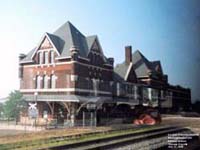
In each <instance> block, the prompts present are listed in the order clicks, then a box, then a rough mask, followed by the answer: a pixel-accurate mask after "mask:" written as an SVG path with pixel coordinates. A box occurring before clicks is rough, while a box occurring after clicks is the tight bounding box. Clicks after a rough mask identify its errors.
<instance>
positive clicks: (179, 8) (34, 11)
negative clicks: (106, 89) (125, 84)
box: [0, 0, 200, 99]
mask: <svg viewBox="0 0 200 150" xmlns="http://www.w3.org/2000/svg"><path fill="white" fill-rule="evenodd" d="M199 6H200V1H198V0H162V1H160V0H123V1H122V0H110V1H108V0H99V1H97V0H96V1H94V0H84V1H81V0H73V1H72V0H71V1H69V0H59V1H53V0H49V1H40V0H32V1H25V0H19V1H11V0H10V1H9V0H7V1H2V2H1V4H0V19H1V24H0V27H1V28H0V45H1V48H2V49H1V52H2V55H0V67H1V70H8V73H5V72H4V73H3V74H2V73H1V75H0V83H2V84H1V85H0V97H4V96H6V95H7V94H8V93H9V92H10V91H11V90H14V89H18V88H19V80H18V75H17V72H18V55H19V53H27V52H28V51H29V50H31V49H32V48H33V47H35V46H36V45H37V43H38V42H39V41H40V38H41V37H42V35H43V33H44V32H50V33H52V32H53V31H54V30H56V29H57V28H58V27H59V26H60V25H62V24H63V23H65V22H66V21H68V20H69V21H70V22H71V23H72V24H74V25H75V26H76V27H77V28H78V29H79V30H80V31H81V32H82V33H83V34H85V35H92V34H97V35H98V37H99V40H100V42H101V45H102V48H103V50H104V53H105V55H106V56H108V57H114V58H115V64H116V63H121V62H122V61H123V60H124V46H126V45H132V48H133V51H134V50H136V49H139V50H140V51H141V52H142V53H143V54H144V55H145V56H146V57H147V58H148V59H149V60H161V63H162V66H163V70H164V73H166V74H168V76H169V82H170V83H172V84H180V85H182V86H186V87H190V88H191V89H192V98H193V99H197V98H199V99H200V92H199V89H200V84H199V83H200V81H198V80H197V79H198V75H200V52H199V50H200V9H199ZM5 64H6V65H5ZM7 83H9V84H7Z"/></svg>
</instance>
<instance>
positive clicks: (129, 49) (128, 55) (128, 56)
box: [125, 46, 132, 65]
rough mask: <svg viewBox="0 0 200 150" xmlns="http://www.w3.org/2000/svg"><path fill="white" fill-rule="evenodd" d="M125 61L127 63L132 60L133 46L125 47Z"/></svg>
mask: <svg viewBox="0 0 200 150" xmlns="http://www.w3.org/2000/svg"><path fill="white" fill-rule="evenodd" d="M125 62H126V64H127V65H129V64H130V62H132V47H131V46H126V47H125Z"/></svg>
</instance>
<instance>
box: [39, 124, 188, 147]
mask: <svg viewBox="0 0 200 150" xmlns="http://www.w3.org/2000/svg"><path fill="white" fill-rule="evenodd" d="M173 133H191V131H190V130H189V129H187V128H180V127H160V128H157V129H152V130H149V131H144V132H138V133H127V134H124V135H116V136H112V137H105V138H97V139H91V140H85V141H82V142H76V143H72V144H66V145H61V146H54V147H48V148H45V149H40V150H46V149H48V150H93V149H97V150H106V149H109V150H112V149H113V150H114V149H118V148H119V147H120V148H122V149H123V147H124V148H126V149H130V148H132V149H159V148H161V149H162V148H166V147H167V140H168V139H167V136H168V134H173Z"/></svg>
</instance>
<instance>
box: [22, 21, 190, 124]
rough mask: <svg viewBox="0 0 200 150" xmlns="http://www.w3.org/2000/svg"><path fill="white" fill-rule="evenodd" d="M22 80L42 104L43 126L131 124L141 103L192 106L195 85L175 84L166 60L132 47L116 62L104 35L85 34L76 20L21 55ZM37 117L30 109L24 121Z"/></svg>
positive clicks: (32, 99) (29, 97)
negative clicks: (106, 47) (106, 48)
mask: <svg viewBox="0 0 200 150" xmlns="http://www.w3.org/2000/svg"><path fill="white" fill-rule="evenodd" d="M19 78H20V92H21V93H22V94H23V98H24V99H25V100H26V101H27V103H29V104H30V105H31V104H36V107H37V110H38V114H37V118H36V122H37V124H38V125H44V124H46V122H48V123H51V122H54V121H56V122H57V123H59V124H64V125H70V126H74V125H97V124H105V123H109V122H112V121H113V122H114V121H116V120H118V121H119V120H120V121H121V122H125V121H128V118H129V119H132V118H133V117H134V115H135V112H136V110H138V109H140V108H141V107H152V108H155V109H163V110H165V109H167V110H170V109H174V110H177V109H178V108H177V107H178V106H179V104H181V105H180V106H181V108H182V109H185V108H187V105H188V104H191V94H190V89H185V88H183V87H180V86H172V85H170V84H169V83H168V76H167V75H166V74H164V73H163V69H162V66H161V62H160V61H149V60H148V59H147V58H146V57H145V56H144V55H143V54H142V53H141V52H140V51H139V50H136V51H135V52H134V53H132V47H131V46H126V47H125V61H124V62H123V63H121V64H117V65H116V66H114V58H112V57H106V56H105V55H104V52H103V49H102V47H101V44H100V41H99V39H98V36H97V35H91V36H85V35H83V34H82V33H81V32H80V31H79V30H78V29H77V28H76V27H75V26H74V25H72V24H71V23H70V22H66V23H65V24H63V25H62V26H60V27H59V28H58V29H57V30H56V31H55V32H53V33H47V32H46V33H44V35H43V36H42V38H41V40H40V41H39V43H38V45H36V47H35V48H34V49H32V50H31V51H30V52H29V53H28V54H26V55H25V54H20V56H19ZM31 119H32V118H30V116H29V115H28V107H27V110H26V111H24V112H22V113H21V116H20V122H21V123H22V124H24V123H25V122H26V123H29V121H30V120H31Z"/></svg>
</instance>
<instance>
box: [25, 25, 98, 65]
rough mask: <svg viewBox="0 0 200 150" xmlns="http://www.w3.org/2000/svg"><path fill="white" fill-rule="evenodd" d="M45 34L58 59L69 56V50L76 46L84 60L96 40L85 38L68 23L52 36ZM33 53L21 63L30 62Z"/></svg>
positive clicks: (94, 36) (91, 37) (94, 37)
mask: <svg viewBox="0 0 200 150" xmlns="http://www.w3.org/2000/svg"><path fill="white" fill-rule="evenodd" d="M46 34H47V35H48V37H49V38H50V40H51V41H52V42H53V44H54V45H55V47H56V49H57V50H58V52H59V53H60V56H58V58H59V57H68V56H70V48H71V47H73V46H76V47H77V48H78V49H79V54H80V56H81V57H85V58H86V57H87V55H88V53H89V51H90V48H91V46H92V44H93V42H94V41H95V39H96V38H97V36H96V35H93V36H88V37H85V36H84V35H83V34H82V33H81V32H80V31H79V30H78V29H76V27H74V26H73V25H72V24H71V23H70V22H69V21H67V22H66V23H65V24H63V25H62V26H61V27H59V28H58V29H57V30H56V31H55V32H54V33H53V34H51V33H46ZM33 52H34V50H33V51H31V52H30V53H28V54H27V56H26V57H25V58H24V59H23V60H22V61H25V60H26V61H27V60H31V54H33Z"/></svg>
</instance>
